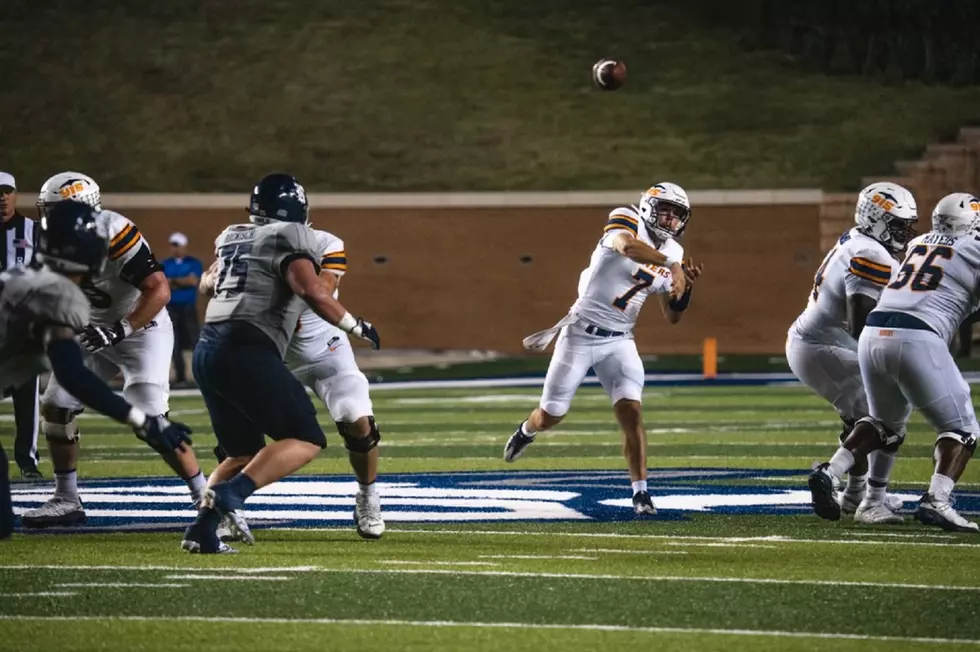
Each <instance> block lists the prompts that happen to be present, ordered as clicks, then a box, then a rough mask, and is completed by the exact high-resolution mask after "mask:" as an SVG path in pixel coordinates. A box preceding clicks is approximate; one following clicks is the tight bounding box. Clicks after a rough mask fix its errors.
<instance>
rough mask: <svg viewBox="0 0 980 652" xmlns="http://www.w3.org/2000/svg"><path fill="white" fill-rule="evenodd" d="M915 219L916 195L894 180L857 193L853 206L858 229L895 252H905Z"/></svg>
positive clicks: (873, 185) (873, 184) (916, 218)
mask: <svg viewBox="0 0 980 652" xmlns="http://www.w3.org/2000/svg"><path fill="white" fill-rule="evenodd" d="M918 219H919V214H918V211H917V208H916V206H915V197H913V196H912V193H910V192H909V191H908V190H906V189H905V188H903V187H902V186H900V185H898V184H897V183H891V182H888V181H884V182H881V181H879V182H878V183H872V184H871V185H870V186H868V187H867V188H865V189H864V190H862V191H861V192H860V193H859V194H858V200H857V206H856V207H855V209H854V223H855V224H856V225H857V228H858V230H859V231H860V232H861V233H863V234H865V235H867V236H869V237H872V238H874V239H875V240H877V241H878V242H880V243H881V244H883V245H884V246H885V247H887V248H888V249H890V250H891V251H893V252H895V253H901V252H902V251H905V245H907V244H908V242H909V240H911V239H912V236H913V235H914V231H913V227H914V226H915V222H916V220H918Z"/></svg>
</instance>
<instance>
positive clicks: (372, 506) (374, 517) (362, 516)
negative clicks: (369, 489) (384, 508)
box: [354, 491, 385, 539]
mask: <svg viewBox="0 0 980 652" xmlns="http://www.w3.org/2000/svg"><path fill="white" fill-rule="evenodd" d="M354 523H356V524H357V533H358V534H359V535H361V537H362V538H364V539H380V538H381V535H382V534H384V533H385V521H384V519H383V518H382V517H381V498H380V497H379V496H378V494H377V493H373V494H371V495H368V494H366V493H364V492H363V491H358V492H357V497H356V498H355V499H354Z"/></svg>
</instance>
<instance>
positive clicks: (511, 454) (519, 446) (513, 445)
mask: <svg viewBox="0 0 980 652" xmlns="http://www.w3.org/2000/svg"><path fill="white" fill-rule="evenodd" d="M523 426H524V424H523V423H522V424H521V425H519V426H517V430H516V431H514V434H513V435H511V436H510V439H508V440H507V445H506V446H504V461H505V462H513V461H514V460H516V459H517V458H518V457H520V456H521V455H523V454H524V449H525V448H527V447H528V446H530V445H531V444H532V443H533V442H534V437H529V436H527V435H525V434H524V433H523V432H521V428H522V427H523Z"/></svg>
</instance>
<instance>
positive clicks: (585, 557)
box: [480, 555, 599, 561]
mask: <svg viewBox="0 0 980 652" xmlns="http://www.w3.org/2000/svg"><path fill="white" fill-rule="evenodd" d="M480 559H584V560H588V561H596V560H598V559H599V558H598V557H587V556H585V555H480Z"/></svg>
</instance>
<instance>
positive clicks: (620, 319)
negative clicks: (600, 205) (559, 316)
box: [571, 207, 684, 332]
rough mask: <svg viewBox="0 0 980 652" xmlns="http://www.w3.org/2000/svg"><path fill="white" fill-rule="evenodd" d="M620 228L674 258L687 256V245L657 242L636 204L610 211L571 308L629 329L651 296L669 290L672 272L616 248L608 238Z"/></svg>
mask: <svg viewBox="0 0 980 652" xmlns="http://www.w3.org/2000/svg"><path fill="white" fill-rule="evenodd" d="M621 230H625V231H627V232H629V233H631V234H632V235H633V236H635V237H636V238H638V239H639V240H640V241H641V242H644V243H646V244H648V245H650V246H651V247H655V248H657V250H659V251H660V253H662V254H665V255H666V256H667V257H668V258H671V259H674V260H681V259H682V258H683V257H684V248H683V247H681V246H680V244H678V243H677V242H676V241H675V240H670V239H668V240H667V241H666V242H664V243H663V244H661V245H660V246H657V245H656V244H655V243H654V242H653V240H652V239H651V238H650V236H649V235H648V234H647V232H646V228H644V227H643V226H642V225H641V224H640V219H639V215H638V214H637V212H636V211H635V210H634V209H633V208H629V207H624V208H617V209H615V210H614V211H612V212H611V213H610V214H609V221H608V222H607V223H606V228H605V233H604V234H603V236H602V238H601V239H600V240H599V244H598V245H596V248H595V250H594V251H593V252H592V259H591V260H590V262H589V266H588V267H587V268H586V269H585V270H583V271H582V274H581V275H580V276H579V282H578V300H577V301H576V302H575V304H574V305H572V309H571V312H572V313H573V314H575V315H577V316H579V317H581V318H582V319H584V320H585V321H587V322H589V323H590V324H593V325H595V326H599V327H600V328H605V329H608V330H611V331H620V332H628V331H631V330H633V327H634V326H635V325H636V319H637V317H638V316H639V314H640V308H642V307H643V303H644V302H645V301H646V299H647V297H648V296H650V295H651V294H662V293H666V292H669V291H670V286H671V276H670V270H669V269H667V268H666V267H658V266H656V265H643V264H641V263H637V262H635V261H633V260H630V259H629V258H627V257H626V256H623V255H622V254H620V253H619V252H617V251H616V250H615V249H613V248H612V246H611V245H610V243H609V242H610V240H611V239H612V237H613V236H614V235H616V234H617V233H618V232H619V231H621Z"/></svg>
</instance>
